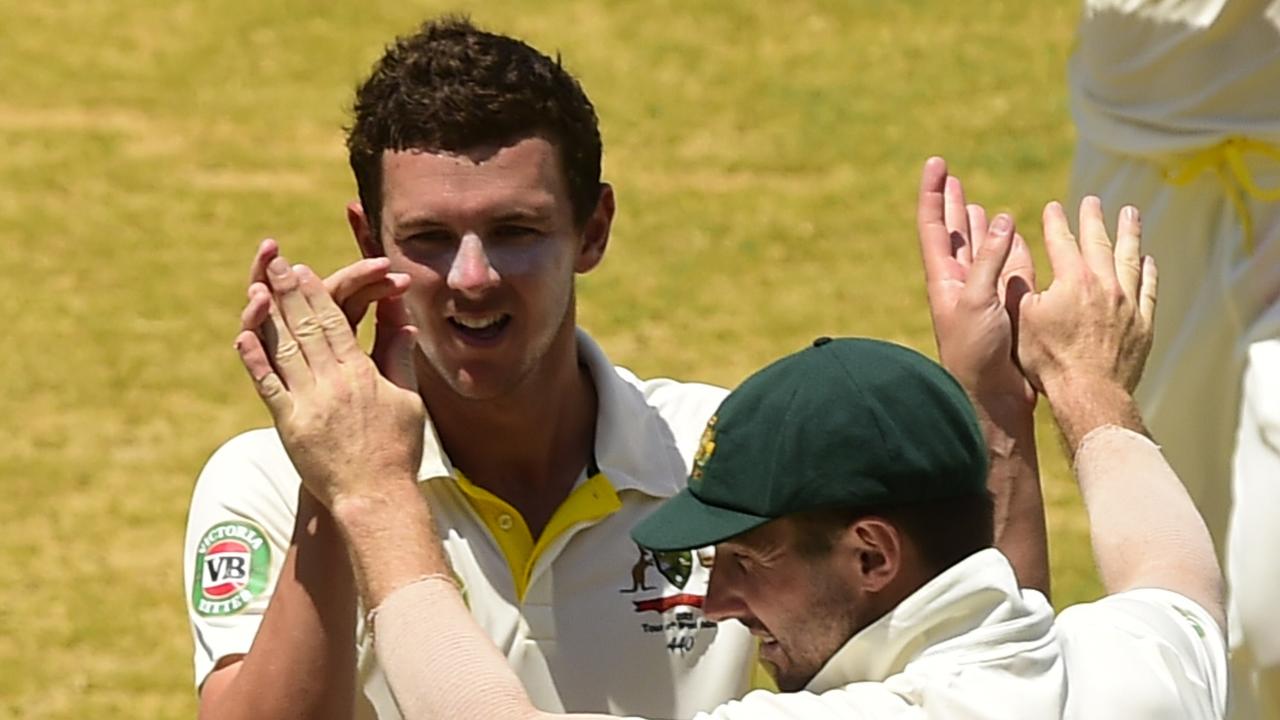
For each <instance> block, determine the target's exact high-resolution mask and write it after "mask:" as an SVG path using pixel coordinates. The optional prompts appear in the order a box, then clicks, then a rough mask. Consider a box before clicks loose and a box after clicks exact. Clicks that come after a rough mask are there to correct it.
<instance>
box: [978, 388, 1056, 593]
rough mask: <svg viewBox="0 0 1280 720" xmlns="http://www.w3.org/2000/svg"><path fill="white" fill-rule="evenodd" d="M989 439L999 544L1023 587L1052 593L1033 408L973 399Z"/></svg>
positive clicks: (989, 476)
mask: <svg viewBox="0 0 1280 720" xmlns="http://www.w3.org/2000/svg"><path fill="white" fill-rule="evenodd" d="M974 405H975V408H976V409H977V411H978V418H979V421H980V422H981V425H982V434H983V436H984V437H985V438H986V441H987V448H988V458H989V462H990V468H989V469H988V473H987V487H988V488H989V489H990V491H991V495H992V499H993V501H994V504H995V544H996V547H997V548H999V549H1000V551H1001V552H1002V553H1004V555H1005V556H1006V557H1007V558H1009V562H1010V563H1011V564H1012V565H1013V568H1014V572H1015V574H1016V575H1017V577H1018V582H1019V584H1020V585H1021V586H1022V587H1027V588H1032V589H1035V590H1039V591H1040V592H1042V593H1044V594H1045V596H1046V597H1047V596H1048V595H1049V552H1048V539H1047V533H1046V530H1045V519H1044V498H1043V496H1042V495H1041V490H1040V471H1039V461H1038V458H1037V454H1036V429H1035V414H1034V408H1033V407H1032V406H1031V405H1030V404H1028V403H1027V402H1026V401H1025V400H1023V399H1022V398H1020V397H1018V398H1011V397H986V398H975V403H974Z"/></svg>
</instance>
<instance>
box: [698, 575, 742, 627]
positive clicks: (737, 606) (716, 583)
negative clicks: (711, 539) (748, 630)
mask: <svg viewBox="0 0 1280 720" xmlns="http://www.w3.org/2000/svg"><path fill="white" fill-rule="evenodd" d="M729 575H730V572H729V571H727V570H724V569H722V568H721V566H720V563H719V562H717V563H716V564H715V565H714V566H712V568H711V580H710V581H708V582H707V596H706V597H705V598H703V600H702V612H703V614H705V615H706V616H707V619H708V620H711V621H712V622H720V621H722V620H732V619H734V618H740V617H743V616H745V615H746V605H745V604H743V602H742V599H741V596H740V595H739V594H738V592H737V589H736V588H735V587H734V580H733V579H732V578H730V577H729Z"/></svg>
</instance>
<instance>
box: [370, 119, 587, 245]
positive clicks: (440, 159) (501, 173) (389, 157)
mask: <svg viewBox="0 0 1280 720" xmlns="http://www.w3.org/2000/svg"><path fill="white" fill-rule="evenodd" d="M382 168H383V173H382V186H383V188H382V189H383V205H384V211H385V213H386V215H387V216H388V219H390V220H391V221H392V222H393V223H395V224H397V225H401V224H405V223H413V222H417V221H420V220H424V219H428V220H429V219H431V218H440V219H447V216H451V215H454V214H468V215H470V214H477V213H478V214H483V215H485V216H486V217H491V216H507V215H510V216H512V217H517V218H518V217H522V216H523V217H544V216H549V215H553V214H555V213H556V212H557V211H559V210H561V206H562V205H563V210H564V211H565V212H569V211H570V209H569V205H568V203H569V199H568V192H567V188H566V183H565V180H564V177H563V174H562V173H561V172H560V163H559V158H558V156H557V154H556V152H555V148H554V146H552V145H551V144H550V143H548V142H547V141H546V140H543V139H542V138H527V139H525V140H522V141H519V142H517V143H514V144H509V145H504V146H501V147H496V146H494V147H480V148H475V149H471V150H467V151H462V152H453V151H427V150H399V151H388V152H385V153H384V154H383V157H382Z"/></svg>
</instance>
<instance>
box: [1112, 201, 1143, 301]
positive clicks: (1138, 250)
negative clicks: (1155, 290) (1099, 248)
mask: <svg viewBox="0 0 1280 720" xmlns="http://www.w3.org/2000/svg"><path fill="white" fill-rule="evenodd" d="M1115 272H1116V280H1117V281H1118V282H1119V283H1120V288H1121V289H1122V290H1123V291H1124V294H1125V296H1127V297H1128V298H1129V299H1130V300H1136V299H1137V298H1138V292H1139V287H1140V286H1141V285H1142V218H1141V216H1140V215H1139V214H1138V208H1136V207H1134V206H1132V205H1126V206H1125V207H1124V208H1123V209H1121V210H1120V220H1119V221H1118V222H1117V223H1116V257H1115Z"/></svg>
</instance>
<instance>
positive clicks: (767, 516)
mask: <svg viewBox="0 0 1280 720" xmlns="http://www.w3.org/2000/svg"><path fill="white" fill-rule="evenodd" d="M986 492H987V450H986V444H985V443H984V442H983V439H982V431H981V430H980V428H979V427H978V418H977V415H976V414H975V413H974V410H973V405H972V404H971V403H970V402H969V398H968V396H967V395H965V392H964V390H963V389H962V388H961V387H960V384H959V383H958V382H956V380H955V379H954V378H953V377H951V375H950V374H949V373H947V371H946V370H944V369H943V368H942V366H940V365H938V364H937V363H936V362H934V361H932V360H930V359H929V358H927V357H925V356H924V355H921V354H920V353H918V352H916V351H914V350H911V349H909V348H905V347H902V346H901V345H895V344H893V343H888V342H884V341H881V340H871V339H868V338H841V339H837V340H833V339H831V338H826V337H822V338H818V339H817V340H815V341H814V342H813V345H812V346H810V347H808V348H805V349H804V350H801V351H800V352H797V353H795V354H793V355H788V356H787V357H784V358H782V359H781V360H778V361H776V362H774V363H773V364H771V365H769V366H768V367H765V368H764V369H763V370H760V371H759V372H757V373H755V374H754V375H752V376H751V377H749V378H747V379H746V381H744V382H743V383H742V385H740V386H739V387H738V388H737V389H736V390H734V391H733V392H731V393H730V394H729V396H728V397H727V398H725V400H724V402H723V403H722V404H721V405H720V409H719V410H717V411H716V414H715V415H713V416H712V418H711V420H710V422H708V423H707V429H706V431H705V432H704V433H703V436H702V443H701V446H700V447H699V449H698V453H697V456H696V457H695V458H694V461H693V470H692V472H691V473H690V475H689V485H688V487H687V488H685V489H684V490H683V491H681V492H680V493H678V494H677V495H676V496H674V497H672V498H671V499H670V500H668V501H666V502H665V503H663V505H662V506H661V507H659V508H658V509H657V510H656V511H654V512H653V514H651V515H650V516H649V517H648V518H645V520H644V521H642V522H641V523H640V524H639V525H637V526H636V527H635V528H634V529H633V530H632V532H631V536H632V537H633V538H634V539H635V541H636V542H637V543H639V544H640V545H643V546H644V547H647V548H651V549H654V550H686V549H690V548H699V547H706V546H708V545H714V544H715V543H718V542H720V541H722V540H726V539H728V538H730V537H733V536H735V535H739V534H741V533H744V532H746V531H748V530H751V529H752V528H755V527H757V526H759V525H762V524H764V523H766V522H768V521H770V520H773V519H775V518H779V517H782V516H784V515H788V514H791V513H795V512H803V511H806V510H818V509H829V508H859V507H883V506H892V505H907V504H912V503H919V502H926V501H933V500H946V499H949V498H960V497H967V496H973V495H978V494H982V493H986Z"/></svg>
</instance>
